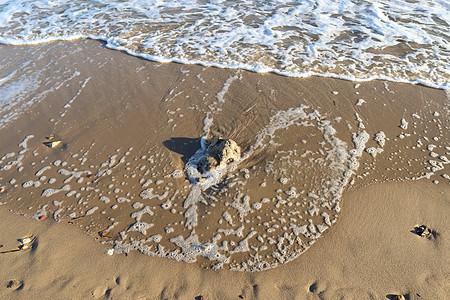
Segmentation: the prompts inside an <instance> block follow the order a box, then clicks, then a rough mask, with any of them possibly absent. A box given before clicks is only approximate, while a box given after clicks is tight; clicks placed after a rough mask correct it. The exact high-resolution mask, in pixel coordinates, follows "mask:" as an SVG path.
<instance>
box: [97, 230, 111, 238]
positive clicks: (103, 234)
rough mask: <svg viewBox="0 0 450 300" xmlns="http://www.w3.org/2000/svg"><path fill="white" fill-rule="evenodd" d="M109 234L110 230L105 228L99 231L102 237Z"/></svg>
mask: <svg viewBox="0 0 450 300" xmlns="http://www.w3.org/2000/svg"><path fill="white" fill-rule="evenodd" d="M108 234H109V231H105V230H102V231H99V233H98V235H99V236H100V237H105V236H107V235H108Z"/></svg>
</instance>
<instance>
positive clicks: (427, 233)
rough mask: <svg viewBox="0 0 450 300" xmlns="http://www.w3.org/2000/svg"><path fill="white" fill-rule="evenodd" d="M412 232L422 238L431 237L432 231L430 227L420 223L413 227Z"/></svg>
mask: <svg viewBox="0 0 450 300" xmlns="http://www.w3.org/2000/svg"><path fill="white" fill-rule="evenodd" d="M414 233H415V234H417V235H418V236H421V237H424V238H431V237H432V232H431V230H430V228H428V227H427V226H425V225H420V226H416V227H414Z"/></svg>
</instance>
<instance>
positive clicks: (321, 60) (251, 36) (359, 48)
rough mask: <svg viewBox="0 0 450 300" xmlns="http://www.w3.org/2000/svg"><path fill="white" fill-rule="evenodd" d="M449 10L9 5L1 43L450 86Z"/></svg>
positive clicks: (359, 4) (0, 27)
mask: <svg viewBox="0 0 450 300" xmlns="http://www.w3.org/2000/svg"><path fill="white" fill-rule="evenodd" d="M449 8H450V7H449V4H448V2H447V1H445V0H439V1H436V0H433V1H432V0H417V1H401V0H396V1H384V0H377V1H354V0H339V1H328V0H310V1H261V0H260V1H250V0H247V1H196V0H183V1H147V0H140V1H93V0H88V1H72V2H67V1H52V4H51V5H49V4H48V2H46V1H30V0H20V1H1V2H0V42H1V43H5V44H11V45H24V44H36V43H42V42H48V41H54V40H73V39H78V38H94V39H101V40H103V41H105V42H106V43H107V45H108V47H110V48H113V49H120V50H125V51H127V52H128V53H131V54H133V55H138V56H142V57H145V58H149V59H152V60H155V61H165V62H167V61H175V62H180V63H188V64H191V63H195V64H203V65H208V66H218V67H224V68H242V69H247V70H252V71H258V72H268V71H272V72H276V73H280V74H284V75H287V76H296V77H305V76H311V75H319V76H327V77H335V78H344V79H349V80H371V79H386V80H391V81H401V82H414V83H422V84H425V85H428V86H433V87H439V88H445V87H447V88H448V86H449V85H448V84H449V77H450V73H449V69H448V63H449V59H448V57H449V50H448V27H449V24H448V20H449V15H448V11H449Z"/></svg>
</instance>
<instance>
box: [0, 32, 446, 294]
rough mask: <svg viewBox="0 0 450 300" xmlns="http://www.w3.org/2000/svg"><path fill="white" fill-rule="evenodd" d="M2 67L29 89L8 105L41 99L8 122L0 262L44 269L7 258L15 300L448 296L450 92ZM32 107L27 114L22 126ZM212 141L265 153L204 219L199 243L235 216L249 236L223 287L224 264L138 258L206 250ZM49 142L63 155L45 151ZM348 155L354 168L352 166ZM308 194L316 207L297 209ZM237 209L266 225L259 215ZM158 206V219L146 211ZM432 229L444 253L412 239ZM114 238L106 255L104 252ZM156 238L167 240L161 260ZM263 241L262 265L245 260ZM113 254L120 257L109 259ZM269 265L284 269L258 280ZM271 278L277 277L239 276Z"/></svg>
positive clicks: (78, 53) (44, 52)
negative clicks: (192, 175)
mask: <svg viewBox="0 0 450 300" xmlns="http://www.w3.org/2000/svg"><path fill="white" fill-rule="evenodd" d="M2 53H4V54H2V57H1V59H2V66H3V67H2V69H1V71H2V74H1V77H2V78H5V77H6V76H8V75H10V74H12V75H11V77H10V79H8V80H6V81H3V82H2V85H1V86H0V88H2V92H3V91H6V90H12V89H13V88H14V86H13V85H10V86H8V84H11V82H15V83H23V85H26V86H27V87H28V88H22V93H20V94H17V95H16V97H15V99H18V100H17V102H14V106H13V107H10V108H8V107H3V109H2V113H3V115H2V126H3V127H2V128H1V129H0V134H1V136H2V139H3V141H4V142H3V143H2V145H1V147H0V155H1V157H3V158H1V157H0V160H1V163H0V165H2V166H7V167H6V168H5V167H3V168H2V171H0V178H1V181H2V182H1V184H0V185H1V186H4V187H5V192H4V193H2V194H1V196H0V202H2V203H3V205H1V206H0V208H1V211H0V212H1V215H2V228H4V229H3V230H2V233H1V240H0V244H3V245H4V246H3V247H2V248H0V250H1V251H5V250H9V249H14V248H15V247H17V245H18V242H17V241H16V240H17V239H19V238H23V237H24V236H27V235H34V236H37V242H36V244H35V246H34V249H32V250H31V251H29V250H27V251H23V252H22V251H20V252H12V253H5V254H2V255H1V256H0V259H2V261H3V262H4V264H5V265H7V266H8V267H7V268H6V270H7V271H5V272H2V275H1V276H2V278H1V280H2V282H3V283H4V284H3V287H2V289H1V292H0V295H1V297H2V298H3V297H7V298H14V297H15V298H24V297H28V296H35V295H37V294H39V295H42V296H44V297H45V296H50V295H61V297H63V298H70V297H72V298H74V299H78V298H79V299H81V298H88V297H91V298H94V299H101V298H108V297H113V296H114V297H116V298H119V299H124V298H133V299H155V298H162V299H166V298H167V299H194V298H195V297H197V296H200V295H203V296H205V297H206V298H207V299H239V298H238V297H239V296H242V297H245V299H268V298H281V299H293V298H295V299H318V298H319V299H336V298H339V297H341V298H344V299H355V298H361V297H362V298H370V297H372V298H374V299H383V298H387V299H388V298H389V297H392V295H394V294H403V295H407V297H409V299H429V298H437V299H444V298H446V297H448V296H449V294H450V286H449V285H448V278H449V275H450V270H449V269H448V268H447V267H445V266H447V265H448V261H449V253H450V252H449V251H448V250H449V249H448V247H449V246H448V243H447V242H446V241H447V239H448V238H447V235H448V227H449V226H448V221H447V220H446V218H445V216H446V215H447V214H448V212H449V200H448V199H449V192H450V190H449V187H450V185H449V179H448V176H447V175H446V174H447V173H446V172H448V171H446V165H447V163H448V160H446V157H445V156H446V155H447V156H448V152H449V151H450V149H449V148H448V147H449V143H448V136H449V135H448V134H449V112H448V103H449V102H448V99H447V96H446V94H445V92H444V91H441V90H436V89H430V88H426V87H421V86H412V85H407V84H400V83H397V84H394V83H389V82H382V81H372V82H361V83H354V82H349V81H342V80H336V79H330V78H318V77H311V78H304V79H298V78H287V77H282V76H277V75H274V74H255V73H250V72H244V71H238V70H223V69H215V68H205V67H202V66H196V65H178V64H159V63H154V62H149V61H146V60H142V59H138V58H136V57H132V56H129V55H126V54H124V53H121V52H118V51H112V50H108V49H104V48H102V47H101V44H100V43H98V42H96V41H90V40H88V41H76V42H70V43H69V42H65V43H52V44H45V45H37V46H29V47H6V46H2ZM13 53H14V54H17V55H15V56H12V54H13ZM16 69H19V71H17V72H16V73H14V70H16ZM30 78H31V79H30ZM26 79H28V81H26ZM32 79H33V80H34V81H33V80H32ZM36 82H37V83H39V84H36V85H33V84H34V83H36ZM17 85H18V84H16V88H17ZM361 99H362V100H361ZM20 107H21V110H25V112H24V113H22V114H17V115H16V114H15V111H17V109H18V108H20ZM300 107H301V108H302V109H301V110H299V111H297V112H296V113H297V114H293V112H292V110H290V109H293V108H297V109H298V108H300ZM280 112H281V113H280ZM286 112H288V113H286ZM300 112H304V114H305V116H304V117H301V113H300ZM282 113H284V115H283V114H282ZM280 114H281V115H283V118H284V117H285V116H286V115H288V116H289V117H290V119H286V118H284V119H283V118H281V117H280ZM292 115H294V116H295V117H296V119H295V118H294V119H293V117H292ZM205 118H210V119H212V122H211V125H208V122H206V123H205ZM277 118H278V119H277ZM291 123H292V124H291ZM208 126H210V129H211V131H212V132H214V133H215V134H217V135H221V136H224V137H229V138H232V139H234V140H236V141H237V142H238V144H239V145H241V147H242V149H243V150H244V151H247V152H248V153H251V155H250V156H249V158H248V159H246V160H245V161H243V162H241V163H240V164H239V165H238V166H237V169H236V170H234V171H230V174H231V175H233V176H231V177H230V178H229V177H225V179H224V182H223V185H222V186H220V188H216V189H214V188H213V189H209V190H207V191H206V192H205V195H207V196H208V198H206V199H208V201H209V202H208V203H207V204H204V203H198V204H196V207H195V208H196V209H197V214H198V220H199V221H198V222H199V225H197V226H194V229H196V234H198V238H199V242H200V241H201V240H202V239H203V240H207V241H210V239H211V237H212V236H214V235H215V234H217V232H218V230H219V229H222V228H224V227H226V226H224V224H225V225H226V224H227V222H228V221H226V219H227V218H225V217H223V220H222V221H220V220H221V218H222V216H223V213H224V212H225V211H227V212H229V214H230V215H231V220H232V221H231V222H230V224H229V225H230V226H228V228H232V229H233V230H235V229H236V228H241V227H242V228H243V229H241V232H242V233H241V235H240V234H239V233H234V234H233V233H231V234H226V233H225V231H221V232H222V233H223V235H225V237H226V240H227V242H228V245H229V246H230V248H229V249H228V250H226V251H225V250H221V253H227V255H229V256H228V257H229V258H230V262H227V263H225V264H223V265H221V266H220V267H221V268H222V270H218V271H212V270H209V269H210V268H214V266H217V261H211V260H209V259H207V258H205V257H204V256H202V255H199V256H197V257H196V259H197V261H196V262H193V263H185V262H180V261H175V260H173V259H167V258H160V257H151V256H147V255H143V254H141V253H139V252H138V251H141V252H145V253H148V254H150V255H152V256H157V255H159V254H161V253H165V254H166V255H167V253H169V252H171V251H176V248H177V247H175V246H174V245H173V242H171V240H170V239H171V238H173V237H175V236H176V235H177V234H180V235H182V236H184V237H185V238H186V237H187V236H188V235H189V234H190V233H191V229H189V228H188V226H187V224H186V223H185V222H187V217H186V212H187V210H188V209H189V207H185V206H184V201H185V199H186V198H187V197H188V195H189V194H190V191H191V190H192V188H191V183H189V181H188V180H187V179H186V178H185V176H184V175H182V176H179V175H180V172H179V171H180V170H181V171H183V170H184V166H185V163H186V161H187V160H188V159H189V157H190V156H192V155H193V154H194V152H195V151H196V150H197V149H198V148H199V146H200V145H199V144H200V143H199V138H200V137H201V136H202V135H203V134H204V133H205V127H208ZM331 128H332V129H334V130H335V132H333V133H332V134H329V135H328V136H327V135H326V134H325V132H328V131H327V130H330V129H331ZM363 132H365V133H366V134H362V133H363ZM380 132H383V133H384V135H385V138H383V139H380V135H379V133H380ZM30 135H33V137H30ZM50 135H52V136H54V137H55V140H59V139H60V140H61V141H62V145H61V146H60V147H57V148H54V149H50V148H48V147H45V146H44V145H43V144H42V142H44V141H46V137H47V136H50ZM26 137H29V138H28V139H26ZM377 137H378V138H377ZM258 138H260V139H259V140H258ZM24 139H25V140H26V143H22V142H23V141H24ZM360 140H364V143H362V145H361V143H359V142H358V141H360ZM381 140H383V142H384V143H383V142H381ZM258 142H260V143H261V144H262V145H263V146H259V147H257V146H256V145H258ZM342 143H345V147H344V146H343V144H342ZM358 146H359V147H358ZM342 149H345V153H347V151H348V152H349V153H354V154H351V155H348V156H345V157H344V158H345V161H344V162H340V164H338V163H336V161H337V160H338V159H339V153H340V152H339V150H342ZM352 149H353V150H352ZM368 149H371V150H368ZM334 150H336V151H334ZM8 153H13V154H11V155H7V154H8ZM352 155H353V156H352ZM352 159H353V161H352ZM333 162H334V163H335V164H333ZM351 163H353V165H352V167H351V168H350V167H349V165H350V164H351ZM355 165H356V166H355ZM333 168H334V169H333ZM61 170H63V171H61ZM174 171H178V172H174ZM345 171H347V175H348V176H347V175H346V176H343V173H344V172H345ZM43 176H45V177H43ZM283 178H286V179H287V183H286V184H283V180H282V179H283ZM420 178H421V179H420ZM149 179H150V180H151V182H150V181H148V180H149ZM159 181H160V182H159ZM67 186H68V187H67ZM291 187H295V188H296V189H295V191H296V193H297V192H298V194H300V196H298V197H297V198H296V197H295V196H292V193H291V194H289V193H288V192H289V191H291V192H292V189H291ZM333 187H336V188H335V189H333ZM149 188H152V189H153V190H151V191H148V189H149ZM50 189H53V190H50ZM58 189H61V191H59V190H58ZM145 190H147V191H148V192H147V193H146V194H144V196H143V194H142V192H143V191H145ZM46 191H47V192H46ZM72 191H73V192H72ZM166 192H167V194H166ZM238 193H242V195H247V196H248V197H249V199H250V202H249V204H252V205H253V204H254V203H256V202H260V203H262V204H261V206H262V208H258V207H259V206H258V205H257V206H251V207H249V208H248V209H245V207H246V205H245V197H244V198H240V197H238V199H237V200H236V195H237V194H238ZM145 195H149V197H146V196H145ZM164 195H165V196H164ZM157 196H159V197H160V198H158V197H157ZM315 196H317V197H315ZM102 197H103V198H102ZM264 198H267V199H269V202H267V204H266V203H265V202H263V201H262V199H264ZM105 199H108V200H109V202H107V201H106V200H105ZM170 199H173V200H171V201H170V203H166V202H167V201H169V200H170ZM280 199H281V200H283V201H284V202H283V201H281V202H280ZM261 201H262V202H261ZM163 203H166V206H167V205H169V204H170V207H168V208H164V207H163ZM211 203H214V205H211ZM289 203H291V206H290V205H289ZM297 203H299V204H297ZM114 206H115V208H114ZM147 206H148V207H149V209H150V210H151V211H152V214H150V213H148V211H147V212H145V211H144V212H142V211H141V209H143V208H144V209H145V207H147ZM293 207H294V208H295V207H297V208H298V209H296V210H294V209H293ZM239 209H241V210H239ZM172 210H173V211H172ZM139 211H141V213H140V214H139V215H134V216H133V215H132V214H133V213H136V212H139ZM294 211H298V213H295V214H294ZM323 213H326V215H324V214H323ZM42 215H45V216H46V219H44V220H38V218H39V217H40V216H42ZM325 216H328V217H325ZM30 217H31V218H34V219H30ZM327 218H328V219H327ZM292 219H295V222H294V220H292ZM217 220H219V222H220V223H218V222H217ZM137 223H139V224H141V225H139V226H135V225H134V224H137ZM231 223H232V224H231ZM146 224H147V225H146ZM150 224H151V225H150ZM422 224H425V225H427V226H428V227H430V228H431V229H433V230H434V231H435V234H434V236H433V237H432V238H430V239H426V238H422V237H419V236H417V235H416V234H414V233H412V232H411V231H412V230H413V229H414V227H415V226H417V225H422ZM231 225H232V226H231ZM305 225H306V227H302V226H305ZM133 226H134V227H133ZM142 226H143V227H142ZM143 228H144V229H143ZM130 229H137V231H136V230H130ZM102 230H106V231H107V232H108V236H107V237H103V238H101V237H100V236H99V235H98V232H100V231H102ZM147 230H148V232H147ZM321 230H323V233H322V231H321ZM152 231H154V233H152ZM252 232H255V233H252ZM321 233H322V234H321ZM152 234H153V235H152ZM158 234H159V239H158V237H157V236H155V235H158ZM264 235H266V236H264ZM142 236H144V237H147V238H149V237H153V240H152V241H146V243H148V244H149V245H150V246H148V248H143V247H142V245H143V243H142ZM259 236H260V237H261V240H262V242H261V241H260V240H257V239H256V238H257V237H259ZM319 236H321V237H320V238H318V237H319ZM276 237H283V240H282V241H281V242H280V240H277V239H276ZM246 238H247V239H248V247H249V248H248V251H240V252H239V251H237V250H233V249H237V248H238V246H239V245H241V244H240V243H241V242H242V241H243V240H245V239H246ZM155 239H157V240H158V242H155ZM271 239H272V240H274V242H273V243H272V242H271ZM290 239H292V240H294V242H292V243H290ZM299 240H301V241H300V242H299ZM112 241H119V242H120V243H119V244H117V243H112ZM102 242H103V243H102ZM233 243H234V244H233ZM156 244H159V245H161V246H163V247H164V249H165V250H164V251H165V252H164V251H161V249H157V248H156V247H157V246H156ZM243 244H244V243H242V245H243ZM123 245H126V247H125V246H123ZM130 245H131V246H130ZM262 246H264V247H266V248H261V247H262ZM112 247H114V249H115V252H116V254H115V255H113V256H109V255H106V254H105V252H104V251H105V250H106V249H110V248H112ZM152 247H154V248H152ZM258 247H259V248H258ZM179 248H182V247H179ZM241 248H245V247H241ZM241 248H239V249H241ZM136 250H138V251H136ZM227 251H228V252H227ZM277 252H278V253H281V255H278V256H277V255H271V254H270V253H272V254H273V253H277ZM171 253H175V252H171ZM300 253H301V255H299V256H298V254H300ZM178 254H179V253H178ZM181 254H183V255H184V256H182V258H186V257H188V256H187V255H186V253H184V252H182V253H181ZM172 255H173V254H172ZM258 255H259V256H260V257H257V258H255V256H258ZM283 255H284V256H283ZM297 256H298V257H297ZM258 259H259V260H265V261H267V264H266V265H249V263H248V262H252V261H253V262H254V261H256V260H258ZM270 264H271V265H270ZM261 266H262V268H266V269H267V268H268V266H269V268H268V270H265V271H260V272H237V271H230V270H228V269H229V268H232V269H233V268H234V269H245V268H247V269H251V270H254V271H257V269H258V267H261ZM14 280H17V281H14ZM7 286H10V287H7Z"/></svg>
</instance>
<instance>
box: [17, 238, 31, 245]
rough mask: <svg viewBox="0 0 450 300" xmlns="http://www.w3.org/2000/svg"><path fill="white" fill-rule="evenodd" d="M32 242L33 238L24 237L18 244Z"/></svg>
mask: <svg viewBox="0 0 450 300" xmlns="http://www.w3.org/2000/svg"><path fill="white" fill-rule="evenodd" d="M33 240H34V238H33V237H26V238H23V239H19V242H20V243H22V244H24V245H25V244H29V243H31V242H32V241H33Z"/></svg>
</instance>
